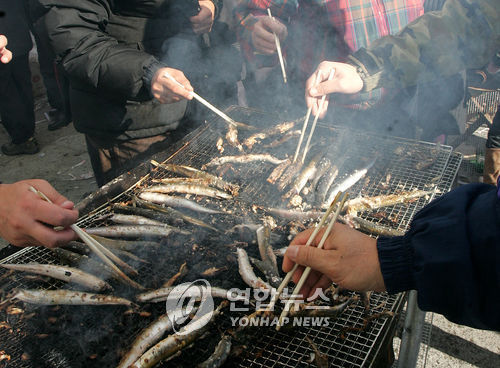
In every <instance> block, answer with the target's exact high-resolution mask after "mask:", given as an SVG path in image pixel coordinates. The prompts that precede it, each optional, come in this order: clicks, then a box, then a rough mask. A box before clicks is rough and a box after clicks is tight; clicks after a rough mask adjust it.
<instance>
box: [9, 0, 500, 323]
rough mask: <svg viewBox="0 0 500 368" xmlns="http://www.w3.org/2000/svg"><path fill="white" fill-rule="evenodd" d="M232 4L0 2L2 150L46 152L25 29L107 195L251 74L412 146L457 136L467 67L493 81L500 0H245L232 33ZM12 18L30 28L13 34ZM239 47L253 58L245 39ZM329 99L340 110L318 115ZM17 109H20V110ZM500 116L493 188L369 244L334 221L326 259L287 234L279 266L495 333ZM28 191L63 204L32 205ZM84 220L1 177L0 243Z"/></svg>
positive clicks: (259, 82) (270, 87) (269, 104)
mask: <svg viewBox="0 0 500 368" xmlns="http://www.w3.org/2000/svg"><path fill="white" fill-rule="evenodd" d="M7 3H8V5H7ZM222 3H223V2H222V1H217V0H200V1H160V0H158V1H152V2H148V3H147V4H145V3H143V2H139V1H128V2H120V3H117V2H112V1H105V0H104V1H99V2H94V1H86V0H50V1H49V0H37V1H30V2H29V4H28V3H25V2H24V1H23V2H19V1H16V2H12V1H0V7H1V10H3V11H4V12H5V17H4V19H2V20H0V33H1V34H4V35H6V36H7V38H8V39H9V44H8V48H7V49H6V48H5V42H6V39H5V38H4V37H1V38H0V42H2V43H3V44H1V45H0V46H1V52H2V57H1V61H2V63H4V64H3V65H1V68H0V85H1V87H0V90H2V91H3V92H2V95H1V96H0V113H1V116H2V123H3V124H4V126H5V128H6V129H7V131H8V133H9V135H10V136H11V138H12V142H10V143H8V144H6V145H3V146H2V151H3V152H4V154H29V153H35V152H37V151H38V149H39V147H38V144H37V142H36V139H35V138H34V115H33V98H32V95H31V91H30V90H29V91H28V89H27V87H26V86H27V81H29V69H28V68H27V67H28V65H27V62H28V59H27V53H28V52H29V50H30V48H31V38H30V36H29V29H31V31H32V32H35V33H37V34H38V36H37V37H38V38H39V39H41V40H45V41H40V45H42V44H43V45H44V46H39V41H38V40H37V47H45V49H46V50H49V51H50V52H49V54H50V55H51V56H49V57H48V58H47V60H49V61H50V63H51V65H54V66H56V68H55V69H54V70H55V71H56V73H57V74H59V73H60V74H61V75H63V76H64V79H65V80H67V81H68V83H67V84H66V86H67V87H66V88H60V89H59V92H58V96H59V97H60V99H59V102H53V103H54V105H52V106H53V107H54V109H55V110H57V111H60V112H62V113H61V115H62V116H64V117H63V118H61V119H59V120H57V121H54V122H52V124H53V127H54V128H57V127H59V126H64V125H67V124H68V123H69V119H71V120H72V121H73V124H74V126H75V128H76V129H77V130H78V131H79V132H81V133H83V134H85V138H86V143H87V148H88V153H89V157H90V159H91V163H92V167H93V170H94V173H95V177H96V181H97V184H98V185H99V186H102V185H103V184H105V183H106V182H108V181H109V180H111V179H113V178H114V177H116V176H118V175H119V174H120V173H122V172H124V171H126V170H128V169H130V168H132V167H134V166H136V165H137V164H138V163H139V162H141V160H144V159H145V158H147V157H149V156H151V154H153V153H154V152H157V151H159V150H162V149H165V148H167V147H168V146H169V145H171V144H172V143H173V142H175V141H176V140H178V139H180V138H181V137H182V136H183V135H185V134H186V133H187V132H189V131H190V130H192V129H194V128H196V127H197V126H198V125H199V124H200V123H201V122H202V121H203V119H204V110H201V109H200V106H199V105H197V104H196V102H195V101H193V100H192V94H191V93H190V92H191V91H193V90H195V91H200V92H201V93H202V94H203V95H204V96H207V98H208V99H210V100H212V101H216V102H218V103H220V104H224V102H227V101H228V100H230V99H234V98H235V94H236V82H237V81H238V80H239V79H240V78H241V75H242V69H243V70H244V71H245V72H246V73H244V74H246V76H245V78H244V80H243V84H244V87H245V92H246V97H247V101H248V103H249V105H250V106H252V105H254V106H256V107H260V108H265V109H269V110H271V109H277V108H280V109H281V108H282V107H283V109H284V110H287V111H289V112H290V113H292V114H293V113H294V109H295V108H297V107H298V108H299V109H300V114H303V112H304V111H305V109H306V107H311V108H312V111H313V114H314V115H317V114H319V115H320V116H325V115H327V114H330V118H331V119H332V120H334V121H336V122H337V121H338V120H339V119H340V121H342V122H349V124H351V125H353V126H354V127H355V128H358V129H365V130H367V131H368V130H377V131H379V132H380V131H385V132H386V133H387V134H393V135H398V136H406V137H411V136H412V135H413V133H414V131H415V128H416V127H419V128H420V129H421V130H422V131H423V132H424V135H423V137H424V138H425V139H426V140H431V141H438V140H439V139H440V137H442V136H443V135H448V134H454V133H455V132H456V129H457V126H456V121H454V120H453V118H452V117H451V115H450V110H451V109H452V108H453V107H455V106H456V105H457V104H458V103H460V101H461V100H462V99H463V92H464V81H463V79H462V77H461V76H462V74H463V73H462V72H463V71H465V70H466V69H471V68H477V69H479V68H483V67H485V66H488V68H489V70H490V74H492V73H493V74H494V73H496V72H497V71H498V66H499V65H496V64H495V62H496V61H497V59H495V56H496V55H497V52H498V50H500V21H499V20H500V9H499V7H498V4H497V0H482V1H479V0H441V1H425V2H424V1H420V0H415V1H408V0H405V1H397V0H392V1H382V2H369V1H362V0H359V1H342V0H324V1H319V0H318V1H301V0H295V1H287V0H281V1H251V0H248V1H239V2H238V4H237V5H236V6H235V8H234V18H233V20H234V24H235V25H236V29H230V28H227V27H224V25H222V23H221V22H219V20H218V17H219V14H220V10H221V7H222V6H223V4H222ZM12 4H16V6H13V5H12ZM28 5H29V6H28ZM27 8H30V9H32V11H31V13H30V15H29V17H28V13H27V12H26V9H27ZM268 9H270V10H271V12H272V15H273V17H270V16H269V15H268V13H267V10H268ZM83 13H84V14H85V16H82V14H83ZM28 19H30V21H28ZM13 24H15V25H16V27H18V28H16V30H17V31H13V29H12V28H9V27H12V25H13ZM24 24H25V25H26V27H20V25H24ZM29 24H31V25H32V26H31V28H30V27H29ZM9 25H10V26H9ZM33 25H36V26H33ZM18 30H23V31H22V32H21V31H18ZM275 35H276V36H277V37H278V38H279V39H280V41H281V43H282V45H283V52H284V57H285V59H286V69H287V73H288V76H289V78H288V83H289V85H288V87H287V88H286V90H287V91H288V92H287V93H285V94H283V93H279V92H280V91H282V90H284V89H285V87H284V84H283V81H282V80H281V79H280V78H281V73H280V72H276V71H275V70H276V68H279V63H278V57H277V49H276V44H275V41H274V36H275ZM37 37H35V39H37ZM236 41H238V43H239V45H240V49H241V55H240V54H238V53H237V52H235V50H236V49H235V48H234V47H233V46H232V44H233V43H234V42H236ZM8 50H10V51H12V54H13V56H11V55H10V52H9V51H8ZM234 56H237V57H234ZM238 56H239V57H238ZM10 59H12V60H10ZM9 60H10V62H9ZM495 68H496V69H495ZM273 70H274V71H273ZM331 70H334V74H333V78H332V79H331V80H328V79H327V76H328V75H329V74H331V73H330V71H331ZM171 77H173V78H174V79H175V80H176V81H177V82H178V83H174V82H173V81H172V79H171ZM44 78H45V76H44ZM64 91H65V92H64ZM428 91H431V92H432V94H431V95H430V96H431V97H430V98H429V97H425V96H427V95H428V93H427V92H428ZM294 94H298V95H300V97H299V99H297V98H296V96H294ZM325 94H327V95H328V96H329V103H327V104H325V105H323V109H322V110H320V109H319V103H318V101H319V100H320V98H321V97H322V96H323V95H325ZM283 95H284V96H285V97H286V98H284V99H282V100H278V99H277V96H283ZM270 96H273V98H270ZM50 100H52V99H51V98H49V102H50ZM297 101H301V103H297ZM21 103H22V104H23V105H22V106H21V105H16V104H21ZM51 104H52V102H51ZM13 106H17V108H16V109H15V113H16V114H18V115H19V116H13V114H12V111H13V110H12V107H13ZM499 114H500V113H499V112H497V115H496V116H495V119H494V123H493V127H492V128H491V129H490V133H489V137H488V142H487V148H488V154H487V156H486V157H487V160H488V162H487V163H485V168H486V170H488V172H486V173H485V176H484V177H485V182H487V183H490V184H495V185H490V184H470V185H466V186H462V187H459V188H458V189H455V190H453V191H452V192H451V193H449V194H447V195H444V196H442V197H440V198H439V199H437V200H435V201H433V202H432V203H430V204H429V205H428V206H426V207H425V208H424V209H423V210H422V211H420V212H419V213H418V214H417V215H416V216H415V217H414V219H413V222H412V224H411V225H410V229H409V230H408V232H407V233H406V234H405V235H404V236H402V237H392V238H387V237H379V238H378V239H374V238H371V237H369V236H367V235H364V234H362V233H359V232H357V231H356V230H353V229H350V228H347V227H345V226H342V225H337V226H336V227H335V228H334V231H333V233H332V235H330V237H329V238H328V240H327V242H326V244H325V249H324V250H319V249H316V248H314V247H303V246H302V245H304V244H305V241H306V240H307V238H308V235H309V233H310V230H307V231H306V232H304V233H301V234H299V235H298V236H297V237H296V238H295V239H294V240H293V241H292V243H291V246H290V247H289V249H288V251H287V254H286V256H285V260H284V263H283V270H284V271H289V270H290V269H291V268H292V266H293V265H294V264H295V263H298V264H300V265H302V266H310V267H312V268H313V270H314V272H313V274H312V275H311V277H310V278H309V279H308V284H307V285H305V286H304V288H303V290H302V292H303V294H304V295H309V294H311V290H312V289H316V288H318V287H320V288H321V287H327V286H328V285H329V284H331V282H332V281H333V282H335V283H337V284H339V285H341V286H343V287H346V288H349V289H352V290H360V291H365V290H376V291H383V290H387V291H389V292H399V291H405V290H417V291H418V295H419V305H420V307H421V308H422V309H424V310H432V311H436V312H439V313H442V314H444V315H445V316H447V317H448V318H449V319H450V320H452V321H455V322H457V323H463V324H467V325H470V326H474V327H478V328H485V329H494V330H500V314H499V313H498V311H499V310H500V298H499V296H498V295H500V294H499V291H500V290H499V288H500V268H499V267H498V266H497V264H498V259H499V254H500V253H499V244H500V191H499V190H498V185H499V184H498V180H499V179H498V174H499V172H500V139H499V138H498V137H499V131H500V129H499V125H500V115H499ZM401 122H404V124H401ZM412 132H413V133H412ZM29 185H34V186H35V185H36V187H38V188H39V189H42V190H43V191H44V192H45V193H46V194H47V195H48V196H49V198H51V199H52V201H53V202H54V204H49V203H46V202H44V201H42V200H41V199H40V198H37V197H36V195H35V194H33V193H31V192H30V191H29V190H28V188H29ZM13 208H14V210H12V209H13ZM34 208H36V211H33V209H34ZM77 217H78V213H77V211H75V210H74V209H73V204H72V203H71V202H69V201H67V200H66V199H65V198H63V197H62V196H60V195H59V194H58V193H57V192H56V191H55V190H54V189H53V188H52V187H51V186H50V184H48V183H47V182H44V181H34V180H33V181H23V182H19V183H13V184H0V235H1V236H2V237H4V238H5V239H7V240H8V241H10V242H11V243H12V244H16V245H20V246H25V245H45V246H49V247H52V246H57V245H60V244H62V243H64V242H67V241H69V240H70V239H72V238H73V237H74V234H73V233H72V231H71V230H69V229H67V227H68V225H70V224H71V223H74V222H75V221H76V219H77ZM21 219H22V220H21ZM53 226H63V227H64V228H66V230H64V231H55V230H53V228H52V227H53ZM319 238H320V234H319V235H318V239H319ZM313 245H314V244H313ZM299 275H300V272H298V273H297V274H296V275H295V278H297V277H298V276H299Z"/></svg>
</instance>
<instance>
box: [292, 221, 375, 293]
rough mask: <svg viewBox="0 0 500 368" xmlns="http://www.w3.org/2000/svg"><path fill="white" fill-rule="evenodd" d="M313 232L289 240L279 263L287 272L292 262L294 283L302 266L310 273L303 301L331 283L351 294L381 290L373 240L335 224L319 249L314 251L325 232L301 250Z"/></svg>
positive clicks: (299, 274)
mask: <svg viewBox="0 0 500 368" xmlns="http://www.w3.org/2000/svg"><path fill="white" fill-rule="evenodd" d="M313 230H314V229H312V228H311V229H308V230H305V231H303V232H301V233H300V234H298V235H297V236H296V237H295V239H293V240H292V242H291V243H290V246H289V247H288V249H287V251H286V253H285V258H284V260H283V271H285V272H288V271H290V270H291V269H292V268H293V266H294V265H295V263H298V264H299V265H301V266H299V268H298V269H297V271H296V272H295V274H294V275H293V281H294V282H295V283H297V282H298V281H299V279H300V276H302V273H303V271H304V266H309V267H311V268H312V272H311V274H310V275H309V277H308V279H307V280H306V282H305V284H304V286H303V287H302V289H301V290H300V294H302V295H303V296H304V298H308V297H311V296H312V295H314V292H315V291H316V289H318V288H320V289H326V288H328V287H329V286H330V285H331V283H332V282H335V283H336V284H338V285H340V286H341V287H343V288H346V289H349V290H354V291H369V290H373V291H384V290H385V285H384V279H383V277H382V273H381V271H380V263H379V260H378V252H377V241H376V239H374V238H371V237H369V236H368V235H365V234H363V233H361V232H359V231H357V230H354V229H351V228H350V227H348V226H346V225H342V224H338V223H337V224H335V225H334V227H333V230H332V232H331V233H330V235H329V236H328V238H327V239H326V242H325V244H324V248H323V249H318V248H316V246H317V245H318V244H319V242H320V240H321V238H322V236H323V233H324V231H325V229H322V230H320V231H319V233H318V235H317V236H316V238H315V239H314V241H313V242H312V244H311V246H310V247H305V246H304V245H305V244H306V242H307V240H308V239H309V236H310V235H311V233H312V232H313Z"/></svg>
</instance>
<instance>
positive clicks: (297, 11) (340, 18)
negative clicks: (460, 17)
mask: <svg viewBox="0 0 500 368" xmlns="http://www.w3.org/2000/svg"><path fill="white" fill-rule="evenodd" d="M267 8H270V9H271V11H272V13H273V16H274V17H276V18H278V19H280V21H281V22H282V23H284V24H285V25H286V26H287V27H288V29H289V37H288V39H287V40H286V42H285V44H284V45H283V49H284V52H285V54H286V53H287V52H288V53H290V52H291V51H292V50H300V51H299V53H300V56H299V57H297V58H296V60H294V64H295V65H290V63H289V64H288V67H289V68H298V75H300V78H302V79H304V80H305V79H306V78H308V77H309V76H310V75H311V74H312V72H313V71H314V70H315V68H316V66H317V65H318V63H319V62H321V61H322V60H325V58H328V57H332V49H334V50H335V51H334V52H333V54H334V55H335V56H334V57H335V59H336V60H337V61H342V60H345V58H346V57H347V55H349V54H350V53H352V52H354V51H356V50H358V49H359V48H360V47H367V46H370V44H371V43H372V42H373V41H375V40H377V39H379V38H380V37H383V36H386V35H389V34H395V33H397V32H399V31H400V30H402V29H403V28H404V27H405V26H406V25H407V24H408V23H410V22H412V21H413V20H415V19H416V18H418V17H419V16H421V15H422V14H423V13H424V0H277V1H270V0H242V1H240V2H239V4H238V5H237V6H236V8H235V16H236V18H237V19H238V21H239V28H238V38H239V41H240V44H241V46H242V50H243V52H244V55H245V57H246V59H247V60H248V61H249V62H250V63H254V65H255V66H256V67H258V66H259V59H263V58H262V57H260V58H259V57H258V56H257V55H256V54H255V53H254V49H253V47H252V45H251V31H252V28H253V26H254V24H255V23H256V21H257V19H256V18H255V17H256V16H259V15H267ZM321 24H322V26H321ZM299 27H301V29H302V30H303V31H302V32H300V31H299V32H294V33H293V34H294V36H293V39H292V40H291V39H290V31H291V30H293V29H294V28H295V29H297V28H299ZM318 28H321V29H322V30H323V31H322V32H317V30H318ZM311 30H315V32H311ZM332 31H334V33H335V37H333V38H332V37H330V38H327V36H326V33H328V32H330V34H331V32H332ZM332 40H335V41H334V42H335V47H332V45H331V44H330V43H328V42H331V41H332ZM298 59H300V60H298ZM288 61H289V60H288ZM377 94H378V95H380V91H379V92H378V93H375V94H374V93H373V92H372V93H371V94H370V96H365V97H363V98H361V100H370V99H375V100H377V99H378V97H377V96H376V95H377Z"/></svg>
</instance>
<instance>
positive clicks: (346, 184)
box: [322, 159, 375, 208]
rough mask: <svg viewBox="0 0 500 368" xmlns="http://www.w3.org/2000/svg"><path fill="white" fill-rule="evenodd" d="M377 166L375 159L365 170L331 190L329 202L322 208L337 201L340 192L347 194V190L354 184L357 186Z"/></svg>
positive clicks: (358, 171) (352, 175) (354, 174)
mask: <svg viewBox="0 0 500 368" xmlns="http://www.w3.org/2000/svg"><path fill="white" fill-rule="evenodd" d="M373 164H375V159H373V160H372V161H371V162H370V163H369V164H368V165H366V166H365V167H364V168H362V169H360V170H356V171H354V172H353V173H352V174H351V175H349V176H348V177H347V178H345V179H344V180H342V181H341V182H340V183H338V184H337V185H335V186H334V187H333V188H331V189H330V194H329V195H328V198H327V200H326V201H325V202H324V203H323V205H322V207H323V208H328V207H329V206H330V204H331V203H332V201H333V200H334V199H335V196H336V195H337V193H339V192H345V191H346V190H347V189H349V188H350V187H352V186H353V185H354V184H356V183H357V182H358V181H360V180H361V178H363V177H364V176H365V175H366V173H367V172H368V170H370V169H371V167H372V166H373Z"/></svg>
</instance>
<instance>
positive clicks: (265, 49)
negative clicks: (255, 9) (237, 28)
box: [252, 16, 288, 55]
mask: <svg viewBox="0 0 500 368" xmlns="http://www.w3.org/2000/svg"><path fill="white" fill-rule="evenodd" d="M257 18H258V21H257V23H255V25H254V27H253V30H252V43H253V47H254V48H255V50H256V51H258V52H260V53H262V54H268V55H270V54H274V53H275V52H276V42H275V41H274V34H273V32H274V33H276V35H277V36H278V38H279V39H280V41H284V40H285V39H286V37H287V36H288V31H287V28H286V26H285V25H284V24H283V23H281V22H280V21H279V20H277V19H276V18H271V17H269V16H259V17H257Z"/></svg>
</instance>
